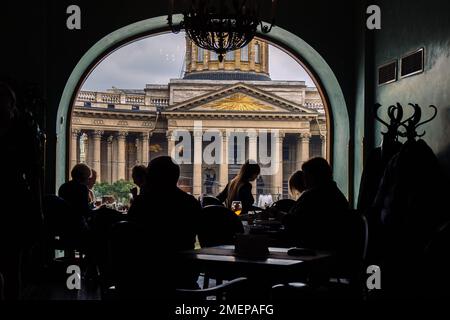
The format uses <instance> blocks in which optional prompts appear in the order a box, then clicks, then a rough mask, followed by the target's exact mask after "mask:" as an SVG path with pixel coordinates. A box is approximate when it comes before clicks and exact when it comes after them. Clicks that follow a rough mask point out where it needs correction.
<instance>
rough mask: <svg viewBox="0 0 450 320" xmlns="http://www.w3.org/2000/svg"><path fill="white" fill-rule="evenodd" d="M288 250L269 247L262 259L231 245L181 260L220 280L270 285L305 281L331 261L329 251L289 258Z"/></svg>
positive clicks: (189, 253) (191, 252)
mask: <svg viewBox="0 0 450 320" xmlns="http://www.w3.org/2000/svg"><path fill="white" fill-rule="evenodd" d="M287 250H288V249H287V248H278V247H269V255H268V256H267V257H265V258H262V259H254V258H247V257H241V256H237V255H236V254H235V252H234V245H227V246H218V247H211V248H201V249H196V250H188V251H184V252H182V253H181V259H182V260H183V262H184V263H186V264H189V266H190V267H192V268H193V269H194V270H196V271H198V272H205V273H207V274H212V275H218V276H220V278H221V279H233V278H237V277H247V278H249V279H255V280H264V281H265V282H270V283H273V284H275V283H284V282H290V281H305V279H307V278H308V277H309V276H310V275H311V274H312V273H316V272H321V271H322V270H326V269H327V266H328V264H329V262H330V260H332V254H331V253H329V252H324V251H318V252H316V254H315V255H311V256H290V255H288V254H287Z"/></svg>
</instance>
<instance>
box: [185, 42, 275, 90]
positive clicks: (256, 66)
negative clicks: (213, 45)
mask: <svg viewBox="0 0 450 320" xmlns="http://www.w3.org/2000/svg"><path fill="white" fill-rule="evenodd" d="M184 79H195V80H239V81H245V80H247V81H270V77H269V46H268V44H267V42H265V41H263V40H261V39H257V38H255V39H253V40H252V41H251V42H250V43H249V44H248V45H247V46H245V47H244V48H242V49H240V50H236V51H231V52H228V53H227V54H226V56H225V57H224V59H223V61H222V62H219V59H218V56H217V54H216V53H215V52H212V51H207V50H204V49H201V48H199V47H197V46H196V45H195V44H194V43H193V42H192V41H191V40H190V39H189V38H187V37H186V69H185V74H184Z"/></svg>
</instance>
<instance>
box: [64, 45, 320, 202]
mask: <svg viewBox="0 0 450 320" xmlns="http://www.w3.org/2000/svg"><path fill="white" fill-rule="evenodd" d="M185 59H186V60H185V73H184V77H183V78H182V79H171V80H170V81H169V83H168V84H167V85H155V84H147V85H146V86H145V88H144V89H136V90H125V89H124V90H122V89H111V90H108V91H107V92H93V91H80V92H79V93H78V95H77V98H76V101H75V103H74V106H73V113H72V122H71V133H72V136H71V141H70V160H71V161H70V164H71V167H72V166H73V165H75V164H76V163H80V162H83V163H86V164H88V165H89V166H91V167H92V168H93V169H95V170H96V171H97V173H98V180H100V181H102V182H110V183H111V182H114V181H117V180H122V179H123V180H131V170H132V168H133V166H135V165H138V164H147V163H148V162H149V161H150V160H151V159H153V158H155V157H157V156H160V155H170V156H172V157H173V158H174V159H175V160H176V161H177V162H178V163H179V164H180V167H181V178H180V182H179V185H180V187H181V188H183V189H184V190H185V191H187V192H190V193H192V194H193V195H194V196H199V195H202V194H216V193H218V191H219V190H220V189H222V188H223V187H225V185H226V184H227V182H228V181H229V180H230V179H231V178H232V177H234V176H235V175H236V174H237V172H238V170H239V168H240V166H241V165H242V163H244V162H245V161H246V160H252V161H256V162H258V163H260V165H261V167H262V168H263V170H262V174H261V177H260V178H259V179H258V180H257V182H255V188H254V193H255V195H257V194H271V195H272V196H273V197H274V198H276V199H277V198H280V197H287V196H288V188H287V182H288V179H289V177H290V175H291V174H292V173H293V172H295V171H296V170H298V169H300V167H301V164H302V163H303V162H305V161H306V160H308V159H309V158H311V157H314V156H323V157H326V156H327V140H328V139H327V133H328V130H327V121H326V117H325V112H324V105H323V102H322V98H321V96H320V94H319V92H318V90H317V89H316V88H311V87H307V86H306V85H305V82H304V81H274V80H271V79H270V74H269V45H268V44H267V43H266V42H264V41H262V40H260V39H254V40H253V41H252V42H251V43H250V44H249V45H248V46H246V47H244V48H242V49H241V50H237V51H234V52H230V53H228V54H227V55H226V56H225V58H224V60H223V61H222V62H219V60H218V57H217V55H216V54H214V53H213V52H208V51H205V50H203V49H200V48H198V47H196V46H195V45H193V43H191V42H190V41H189V40H186V58H185ZM69 169H70V168H69Z"/></svg>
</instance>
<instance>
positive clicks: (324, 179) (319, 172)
mask: <svg viewBox="0 0 450 320" xmlns="http://www.w3.org/2000/svg"><path fill="white" fill-rule="evenodd" d="M302 170H303V172H304V173H305V185H306V188H307V189H311V188H317V187H321V186H323V185H326V184H328V183H330V182H331V181H333V174H332V171H331V167H330V165H329V164H328V162H327V160H325V159H324V158H320V157H317V158H313V159H310V160H308V161H306V162H305V163H304V164H303V165H302Z"/></svg>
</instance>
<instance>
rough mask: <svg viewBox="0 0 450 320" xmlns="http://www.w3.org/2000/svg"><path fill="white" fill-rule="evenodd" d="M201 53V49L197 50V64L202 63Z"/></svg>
mask: <svg viewBox="0 0 450 320" xmlns="http://www.w3.org/2000/svg"><path fill="white" fill-rule="evenodd" d="M203 52H204V50H203V49H202V48H197V62H203Z"/></svg>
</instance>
